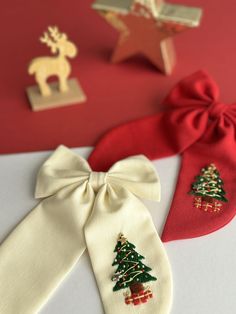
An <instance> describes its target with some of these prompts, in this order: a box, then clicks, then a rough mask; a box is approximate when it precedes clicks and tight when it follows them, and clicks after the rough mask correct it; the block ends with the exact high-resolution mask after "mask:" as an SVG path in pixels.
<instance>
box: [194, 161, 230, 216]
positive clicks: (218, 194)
mask: <svg viewBox="0 0 236 314" xmlns="http://www.w3.org/2000/svg"><path fill="white" fill-rule="evenodd" d="M223 184H224V183H223V180H222V179H221V178H220V173H219V171H218V170H217V168H216V166H215V165H214V164H210V165H209V166H207V167H205V168H203V169H202V170H201V173H200V175H198V176H197V177H196V181H195V182H194V183H193V184H192V190H191V191H190V194H193V195H195V198H194V207H196V208H199V209H200V210H203V211H205V212H209V213H212V212H214V213H218V212H220V211H221V209H222V203H221V202H228V200H227V199H226V198H225V191H224V189H223Z"/></svg>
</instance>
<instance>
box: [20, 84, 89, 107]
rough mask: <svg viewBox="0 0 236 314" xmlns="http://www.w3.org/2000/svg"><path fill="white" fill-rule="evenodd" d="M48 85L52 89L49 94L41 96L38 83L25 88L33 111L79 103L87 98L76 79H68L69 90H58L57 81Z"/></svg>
mask: <svg viewBox="0 0 236 314" xmlns="http://www.w3.org/2000/svg"><path fill="white" fill-rule="evenodd" d="M49 86H50V88H51V91H52V94H51V95H50V96H42V95H41V93H40V91H39V88H38V85H35V86H30V87H28V88H27V90H26V92H27V95H28V98H29V101H30V104H31V107H32V110H33V111H40V110H46V109H52V108H57V107H62V106H68V105H72V104H79V103H82V102H85V101H86V99H87V98H86V95H85V94H84V92H83V90H82V88H81V86H80V84H79V82H78V81H77V80H76V79H70V80H68V86H69V90H68V91H67V92H64V93H61V92H60V91H59V88H58V83H57V82H53V83H49Z"/></svg>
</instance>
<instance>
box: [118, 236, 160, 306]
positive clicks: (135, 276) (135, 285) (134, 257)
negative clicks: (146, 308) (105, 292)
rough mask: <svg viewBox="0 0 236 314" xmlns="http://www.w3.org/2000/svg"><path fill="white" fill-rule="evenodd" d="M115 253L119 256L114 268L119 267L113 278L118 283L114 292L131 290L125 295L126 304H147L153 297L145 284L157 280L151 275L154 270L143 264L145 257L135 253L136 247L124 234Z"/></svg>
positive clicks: (120, 237)
mask: <svg viewBox="0 0 236 314" xmlns="http://www.w3.org/2000/svg"><path fill="white" fill-rule="evenodd" d="M114 252H116V253H117V255H116V258H115V260H114V262H113V264H112V266H115V265H118V267H117V269H116V272H115V274H114V275H113V276H112V281H116V284H115V286H114V288H113V291H118V290H121V289H127V288H129V289H130V292H129V291H127V292H126V293H125V294H124V296H125V303H126V304H133V305H138V304H142V303H146V302H147V301H148V299H151V298H152V297H153V295H152V292H151V290H150V288H149V287H144V286H143V283H145V282H148V281H155V280H157V278H155V277H153V276H151V275H150V274H149V272H150V271H151V270H152V269H151V268H150V267H147V266H146V265H144V264H143V263H142V262H141V260H142V259H144V257H143V256H142V255H140V254H139V253H137V252H136V251H135V246H134V245H133V244H132V243H130V242H128V240H127V239H126V238H125V237H124V235H123V234H120V235H119V238H118V242H117V245H116V247H115V250H114Z"/></svg>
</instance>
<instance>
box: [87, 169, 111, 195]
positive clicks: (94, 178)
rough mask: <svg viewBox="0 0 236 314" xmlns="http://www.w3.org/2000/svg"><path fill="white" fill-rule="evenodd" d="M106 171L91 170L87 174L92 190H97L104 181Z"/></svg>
mask: <svg viewBox="0 0 236 314" xmlns="http://www.w3.org/2000/svg"><path fill="white" fill-rule="evenodd" d="M106 178H107V173H106V172H95V171H93V172H91V173H90V176H89V184H90V185H91V186H92V188H93V190H94V192H97V191H98V190H99V189H100V188H101V187H102V186H103V185H104V184H105V183H106Z"/></svg>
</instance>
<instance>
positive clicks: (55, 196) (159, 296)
mask: <svg viewBox="0 0 236 314" xmlns="http://www.w3.org/2000/svg"><path fill="white" fill-rule="evenodd" d="M139 197H140V198H145V199H149V200H154V201H159V199H160V182H159V179H158V176H157V174H156V172H155V169H154V168H153V166H152V164H151V163H150V162H149V161H148V159H146V158H145V157H144V156H134V157H131V158H127V159H125V160H122V161H119V162H117V163H116V164H115V165H113V166H112V167H111V169H110V170H109V171H108V172H107V173H103V172H93V171H92V170H91V168H90V167H89V165H88V163H87V162H86V161H85V160H84V159H83V158H82V157H80V156H78V155H76V154H75V153H73V152H72V151H70V150H69V149H67V148H66V147H65V146H60V147H59V148H58V149H57V150H56V151H55V152H54V153H53V154H52V156H51V157H50V158H49V159H48V160H47V161H46V162H45V163H44V164H43V166H42V168H41V169H40V171H39V174H38V179H37V186H36V198H42V201H41V202H40V203H39V205H37V206H36V208H35V209H34V210H32V211H31V212H30V213H29V215H28V216H26V218H25V219H24V220H23V221H22V222H21V223H20V224H19V225H18V226H17V227H16V229H15V230H14V231H13V232H12V233H11V234H10V235H9V236H8V238H7V239H6V240H5V241H4V242H3V244H2V245H1V246H0V313H1V314H32V313H37V312H38V311H39V310H40V309H41V308H42V306H43V305H44V304H45V302H46V301H47V299H48V298H49V297H50V295H51V294H52V293H53V291H54V290H55V289H56V288H57V286H58V285H59V284H60V283H61V281H62V280H63V279H64V278H65V276H66V275H67V274H68V272H69V271H70V270H71V269H72V267H73V266H74V265H75V263H76V262H77V261H78V259H79V258H80V256H81V255H82V254H83V252H84V251H85V249H86V248H87V249H88V253H89V256H90V259H91V264H92V267H93V271H94V274H95V277H96V280H97V285H98V287H99V291H100V295H101V298H102V301H103V305H104V311H105V313H107V314H121V313H130V314H131V313H134V312H133V310H134V309H133V307H132V305H127V304H125V302H124V296H123V291H119V292H116V291H113V287H114V282H113V281H112V280H111V279H112V275H113V273H114V269H113V266H112V262H113V260H114V257H115V255H114V252H113V250H114V247H115V245H116V242H117V237H118V235H119V234H120V233H123V234H124V235H125V236H127V237H128V239H129V241H131V242H133V243H135V245H136V246H137V249H138V250H139V251H140V252H142V253H144V254H145V257H146V260H147V262H148V264H149V266H150V267H151V268H152V275H154V276H155V277H156V279H157V280H156V281H153V282H152V283H150V285H151V287H152V292H153V294H154V297H153V299H152V300H151V301H149V302H148V303H147V304H145V305H142V306H140V308H139V313H140V314H142V313H143V314H144V313H145V314H147V313H150V314H167V313H169V310H170V306H171V299H172V279H171V272H170V266H169V262H168V258H167V255H166V253H165V250H164V248H163V245H162V243H161V241H160V239H159V237H158V235H157V232H156V230H155V227H154V225H153V223H152V219H151V217H150V215H149V213H148V211H147V209H146V207H145V206H144V205H143V204H142V202H141V201H140V200H139ZM123 239H124V238H121V240H120V241H121V243H120V245H122V247H124V246H123V244H124V243H129V242H125V241H124V240H123ZM128 246H129V245H128ZM132 248H133V246H132ZM142 253H141V254H142ZM133 254H134V255H135V254H136V253H133ZM137 256H138V257H139V259H141V257H142V258H143V256H141V255H139V254H138V255H137ZM137 265H139V264H137ZM140 265H141V264H140ZM136 267H139V266H136ZM147 270H148V271H150V269H149V268H147ZM137 278H139V277H137ZM140 278H141V277H140ZM78 311H79V309H78ZM68 314H69V313H68Z"/></svg>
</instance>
